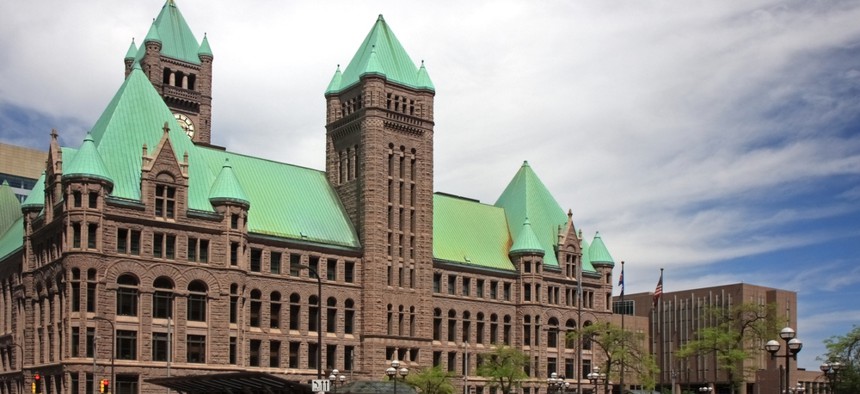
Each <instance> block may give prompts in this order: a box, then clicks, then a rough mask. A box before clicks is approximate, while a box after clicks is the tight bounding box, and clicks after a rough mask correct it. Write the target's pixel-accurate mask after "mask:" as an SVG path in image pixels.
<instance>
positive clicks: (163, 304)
mask: <svg viewBox="0 0 860 394" xmlns="http://www.w3.org/2000/svg"><path fill="white" fill-rule="evenodd" d="M152 317H154V318H156V319H167V318H169V317H173V293H172V292H169V291H158V290H156V291H155V292H154V293H152Z"/></svg>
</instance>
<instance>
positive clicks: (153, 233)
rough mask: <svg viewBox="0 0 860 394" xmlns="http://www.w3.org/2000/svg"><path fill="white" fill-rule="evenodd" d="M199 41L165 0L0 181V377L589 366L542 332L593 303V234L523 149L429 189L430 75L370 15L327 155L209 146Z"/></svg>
mask: <svg viewBox="0 0 860 394" xmlns="http://www.w3.org/2000/svg"><path fill="white" fill-rule="evenodd" d="M213 59H214V56H213V52H212V50H211V48H210V47H209V42H208V39H207V38H206V37H204V38H203V40H202V41H201V42H199V43H198V42H197V40H196V38H195V37H194V35H193V34H192V33H191V29H190V28H189V26H188V25H187V24H186V21H185V19H184V18H183V17H182V14H181V13H180V11H179V8H178V7H177V5H176V4H175V2H174V1H173V0H167V2H166V3H165V5H164V7H163V8H162V10H161V12H160V14H159V15H158V17H157V18H156V19H155V21H154V22H153V24H152V26H151V27H150V29H149V33H148V34H147V36H146V38H145V40H144V42H143V43H142V45H141V47H140V48H137V46H136V45H135V44H134V43H132V45H131V47H130V48H129V51H128V53H127V55H126V56H125V73H126V78H125V81H124V82H123V84H122V86H120V87H119V89H118V90H117V92H116V94H115V96H114V97H113V99H112V100H110V102H109V103H108V104H107V105H106V108H105V110H104V111H103V113H102V115H101V117H100V118H99V119H98V120H97V121H96V122H95V124H94V126H93V127H92V131H91V133H90V134H88V135H87V136H86V138H84V140H83V141H82V143H81V144H80V146H78V147H76V148H71V147H61V146H60V145H59V142H58V138H57V132H53V133H52V136H51V139H50V141H49V149H48V153H47V165H46V166H45V168H44V171H45V173H44V175H43V176H42V177H41V178H40V179H39V180H38V181H37V182H36V184H35V188H34V189H33V192H32V193H31V194H30V195H29V196H28V198H27V199H26V200H25V201H23V203H21V204H18V202H17V200H14V201H13V199H6V198H5V197H3V196H6V195H11V193H12V191H11V188H9V187H7V186H3V187H0V199H2V201H3V205H2V206H0V210H2V211H3V214H2V215H0V310H2V311H3V318H2V319H0V360H2V364H0V365H1V366H2V371H0V378H2V379H0V394H7V393H14V394H20V393H23V392H24V391H25V388H28V387H29V386H30V385H31V383H33V382H34V377H35V375H36V374H37V373H38V374H39V376H40V380H39V381H40V385H41V386H42V388H41V389H40V390H41V392H43V393H74V394H77V393H92V392H94V391H95V388H96V385H97V384H98V382H100V381H101V380H103V379H108V378H110V377H111V376H114V379H112V380H113V381H112V386H113V390H115V392H116V393H118V394H125V393H151V392H163V388H160V387H159V386H156V385H153V384H150V383H147V382H146V379H149V378H155V377H164V376H183V375H193V374H206V373H216V372H228V371H246V370H253V371H259V372H266V373H271V374H277V375H280V376H282V377H286V378H288V379H292V380H302V381H306V380H308V379H311V378H314V377H317V375H318V373H320V372H322V373H328V371H330V370H331V369H333V368H337V369H339V370H340V371H341V373H343V374H344V375H345V376H348V377H349V379H355V380H360V379H380V378H382V377H383V376H384V371H385V369H386V368H388V367H389V365H390V363H391V361H392V360H395V359H396V360H400V361H401V363H402V365H404V366H405V367H408V368H411V369H414V368H421V367H428V366H432V365H439V366H442V367H444V368H445V369H447V370H448V371H451V372H453V373H454V374H455V375H458V376H459V377H460V378H461V379H456V382H457V383H458V384H460V385H464V384H468V385H469V386H470V387H472V388H473V389H474V390H475V391H476V392H477V393H485V392H487V393H488V392H489V391H488V390H487V391H485V386H486V384H487V382H486V381H484V380H482V379H481V378H479V377H477V376H476V373H475V371H476V367H477V365H478V363H479V362H480V360H481V358H482V357H483V356H484V355H486V354H487V353H489V352H491V351H492V349H493V348H494V347H496V346H501V345H509V346H514V347H516V348H518V349H521V350H522V351H524V352H525V353H526V354H527V355H528V356H529V363H528V366H527V372H528V374H529V376H530V378H529V380H528V381H527V382H525V384H524V387H523V391H524V393H538V392H545V390H546V378H547V376H549V374H550V373H551V372H559V373H560V374H561V375H564V376H566V377H567V378H568V379H569V380H572V381H575V379H576V378H577V377H578V378H580V379H582V381H583V382H587V380H585V375H587V374H588V373H589V372H590V366H591V365H592V363H593V362H596V361H599V360H595V359H594V358H595V357H598V356H597V355H595V354H592V352H591V350H584V351H583V355H582V361H581V362H579V361H578V360H577V357H576V354H577V353H578V350H579V349H577V348H576V346H569V345H568V343H567V341H564V340H561V339H560V338H559V333H560V332H564V331H570V330H573V329H575V328H577V327H579V326H581V325H583V324H592V323H596V322H598V321H605V320H608V318H609V316H610V314H611V311H610V310H609V306H610V301H611V293H612V269H613V266H614V261H613V259H612V257H611V255H610V253H609V251H608V250H607V248H606V246H605V244H604V242H603V239H602V238H601V236H600V235H599V234H596V235H595V236H594V237H593V238H591V240H590V242H589V241H587V240H586V239H585V237H584V236H583V234H582V230H581V229H578V228H576V226H575V225H574V221H573V217H572V214H571V213H570V211H568V212H567V213H565V211H564V210H563V209H562V208H561V206H560V205H559V203H558V202H557V201H556V200H555V198H554V197H553V196H552V194H551V193H550V192H549V190H548V189H547V188H546V186H545V185H544V184H543V183H542V182H541V180H540V179H539V177H538V176H537V174H536V172H535V171H534V169H532V167H531V166H530V165H529V164H528V163H527V162H526V163H523V165H522V166H521V167H520V169H519V170H518V171H517V173H516V174H514V175H513V177H512V180H511V182H510V183H509V184H508V186H507V187H506V188H505V190H504V192H503V193H502V194H501V195H500V196H499V198H498V200H497V201H496V202H495V203H494V204H486V203H481V202H479V201H476V200H472V199H469V198H464V197H459V196H456V195H453V194H445V193H434V192H433V165H434V163H433V134H434V132H435V130H434V114H433V105H434V100H435V87H434V85H433V83H432V81H431V79H430V76H429V74H428V72H427V69H426V68H425V67H424V65H423V64H421V65H420V66H419V65H416V64H415V63H414V62H413V61H412V60H411V58H410V57H409V55H408V54H407V52H406V50H405V49H404V47H403V46H402V45H401V44H400V42H399V41H398V40H397V38H396V37H395V35H394V33H393V32H392V30H391V28H390V27H389V25H388V24H387V22H386V21H385V20H384V19H383V18H382V16H380V17H379V18H378V19H377V20H376V21H375V22H374V23H373V26H372V28H371V29H370V32H369V33H368V34H367V36H366V38H365V40H364V41H363V42H362V43H361V45H360V46H359V48H358V50H357V52H356V53H355V55H354V56H353V58H352V61H350V62H349V64H348V65H347V66H346V68H344V69H343V70H340V69H338V70H336V71H335V74H334V77H333V78H332V80H331V82H330V84H329V85H328V87H327V88H326V87H325V86H321V87H320V92H321V93H322V92H323V91H324V92H325V100H326V103H327V110H326V111H327V112H326V114H320V117H321V118H322V117H323V115H325V119H326V128H325V135H323V134H322V130H321V133H320V138H325V139H326V152H325V154H326V168H325V171H324V172H323V171H318V170H313V169H308V168H303V167H298V166H294V165H290V164H284V163H277V162H273V161H271V160H265V159H260V158H256V157H252V156H246V155H241V154H236V153H232V152H229V151H227V150H225V149H221V148H217V147H212V146H211V145H210V142H211V130H212V128H211V108H212V107H211V100H212V97H211V88H212V83H213V78H212V74H211V63H212V61H213ZM95 82H97V81H95ZM324 89H325V90H324ZM321 153H322V152H321ZM261 180H265V181H261ZM7 200H8V201H7ZM577 288H581V289H582V291H581V292H580V293H579V294H580V295H581V298H580V297H578V296H577ZM580 300H581V302H580ZM22 355H23V358H22ZM461 387H462V386H461Z"/></svg>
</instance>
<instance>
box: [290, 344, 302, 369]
mask: <svg viewBox="0 0 860 394" xmlns="http://www.w3.org/2000/svg"><path fill="white" fill-rule="evenodd" d="M300 346H301V343H299V342H290V361H289V362H290V368H298V367H299V348H300Z"/></svg>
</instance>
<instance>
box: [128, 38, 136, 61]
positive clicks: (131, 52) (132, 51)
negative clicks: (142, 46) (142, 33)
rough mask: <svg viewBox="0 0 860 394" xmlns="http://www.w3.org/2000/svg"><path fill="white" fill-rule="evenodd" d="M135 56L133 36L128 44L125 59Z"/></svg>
mask: <svg viewBox="0 0 860 394" xmlns="http://www.w3.org/2000/svg"><path fill="white" fill-rule="evenodd" d="M136 56H137V45H134V38H132V39H131V45H129V46H128V52H126V53H125V58H126V59H134V58H135V57H136Z"/></svg>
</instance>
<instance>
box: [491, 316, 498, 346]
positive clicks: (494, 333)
mask: <svg viewBox="0 0 860 394" xmlns="http://www.w3.org/2000/svg"><path fill="white" fill-rule="evenodd" d="M496 343H499V316H498V315H496V314H495V313H493V314H492V315H490V344H491V345H494V344H496Z"/></svg>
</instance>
